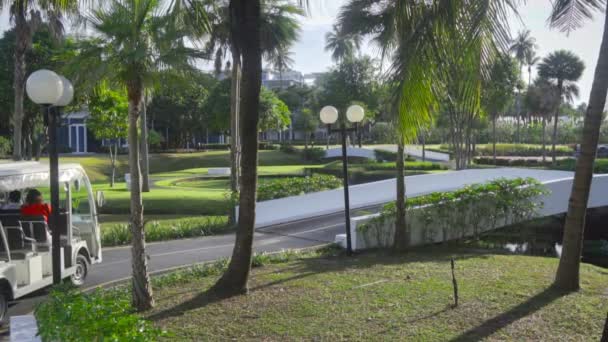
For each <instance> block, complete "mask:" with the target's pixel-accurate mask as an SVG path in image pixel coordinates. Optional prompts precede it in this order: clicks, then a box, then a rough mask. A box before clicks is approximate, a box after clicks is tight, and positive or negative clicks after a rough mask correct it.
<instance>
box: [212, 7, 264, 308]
mask: <svg viewBox="0 0 608 342" xmlns="http://www.w3.org/2000/svg"><path fill="white" fill-rule="evenodd" d="M229 7H230V18H231V20H232V23H233V26H232V27H233V30H231V36H230V44H231V45H232V46H233V47H234V48H233V49H234V50H235V51H237V52H238V55H237V56H236V57H237V58H238V59H240V60H242V78H241V82H242V84H241V101H240V108H239V119H240V124H241V125H242V126H241V129H240V136H241V139H242V142H243V144H242V149H243V151H242V152H243V154H242V159H241V163H240V167H241V172H242V174H241V182H240V196H239V216H238V227H237V232H236V241H235V243H234V249H233V251H232V258H231V259H230V263H229V265H228V269H227V270H226V272H224V274H223V275H222V277H221V278H220V279H219V280H218V281H217V282H216V283H215V285H214V286H213V287H212V288H211V289H210V292H212V293H215V294H217V295H220V296H232V295H236V294H241V293H246V292H247V291H248V288H247V283H248V279H249V272H250V270H251V258H252V256H253V231H254V226H255V201H256V188H257V164H258V133H257V132H258V122H259V106H260V90H261V86H262V51H263V50H262V35H261V31H262V30H261V27H260V26H261V25H260V22H261V19H262V6H261V3H260V0H231V1H230V6H229Z"/></svg>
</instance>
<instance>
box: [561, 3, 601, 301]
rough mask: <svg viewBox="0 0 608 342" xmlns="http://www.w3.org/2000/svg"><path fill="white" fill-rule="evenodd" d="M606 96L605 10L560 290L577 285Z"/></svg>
mask: <svg viewBox="0 0 608 342" xmlns="http://www.w3.org/2000/svg"><path fill="white" fill-rule="evenodd" d="M607 94H608V11H606V19H605V23H604V33H603V38H602V45H601V47H600V54H599V58H598V61H597V67H596V69H595V76H594V79H593V86H592V88H591V95H590V97H589V106H588V107H587V112H586V114H585V121H584V123H583V136H582V138H581V153H580V156H579V157H578V159H577V162H576V169H575V173H574V183H573V186H572V193H571V194H570V201H569V202H568V214H567V215H566V223H565V225H564V237H563V249H562V257H561V259H560V262H559V267H558V269H557V274H556V276H555V286H556V287H558V288H561V289H563V290H577V289H579V287H580V284H579V268H580V262H581V252H582V249H583V233H584V229H585V215H586V213H587V202H588V200H589V192H590V189H591V180H592V177H593V165H594V163H595V156H596V153H597V144H598V140H599V135H600V126H601V123H602V112H603V111H604V108H605V107H604V106H605V105H606V95H607Z"/></svg>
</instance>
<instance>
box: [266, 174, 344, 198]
mask: <svg viewBox="0 0 608 342" xmlns="http://www.w3.org/2000/svg"><path fill="white" fill-rule="evenodd" d="M341 185H342V180H341V179H339V178H337V177H335V176H330V175H314V176H311V177H289V178H275V179H268V180H264V179H263V180H260V184H259V185H258V200H259V201H268V200H272V199H277V198H283V197H289V196H297V195H301V194H306V193H310V192H317V191H323V190H331V189H336V188H339V187H340V186H341Z"/></svg>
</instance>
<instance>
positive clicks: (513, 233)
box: [467, 207, 608, 267]
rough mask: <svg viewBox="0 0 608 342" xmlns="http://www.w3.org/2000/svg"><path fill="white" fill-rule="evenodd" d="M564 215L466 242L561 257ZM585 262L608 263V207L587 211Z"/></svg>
mask: <svg viewBox="0 0 608 342" xmlns="http://www.w3.org/2000/svg"><path fill="white" fill-rule="evenodd" d="M564 220H565V216H564V215H560V216H552V217H546V218H542V219H537V220H533V221H530V222H526V223H522V224H517V225H513V226H509V227H505V228H501V229H497V230H495V231H491V232H487V233H485V234H483V235H482V236H480V238H479V240H477V241H471V242H468V243H467V244H469V245H473V246H475V247H482V248H490V249H500V250H503V251H505V252H508V253H514V254H527V255H543V256H553V257H560V255H561V252H562V235H563V226H564ZM583 262H587V263H591V264H595V265H598V266H602V267H608V208H606V207H604V208H598V209H590V210H589V211H588V213H587V221H586V226H585V241H584V246H583Z"/></svg>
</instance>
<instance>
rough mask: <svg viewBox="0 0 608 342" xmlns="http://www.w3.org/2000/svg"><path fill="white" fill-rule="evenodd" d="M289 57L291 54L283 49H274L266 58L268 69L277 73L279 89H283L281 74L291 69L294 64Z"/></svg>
mask: <svg viewBox="0 0 608 342" xmlns="http://www.w3.org/2000/svg"><path fill="white" fill-rule="evenodd" d="M291 56H293V53H292V52H291V51H289V50H288V49H286V48H284V47H280V48H278V49H276V50H275V51H273V52H271V53H270V54H269V56H268V62H269V64H270V67H271V68H274V69H275V70H276V71H278V72H279V78H280V80H281V82H280V86H281V88H283V72H284V71H285V70H289V69H291V68H292V67H293V65H294V63H295V62H294V60H293V58H292V57H291Z"/></svg>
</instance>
